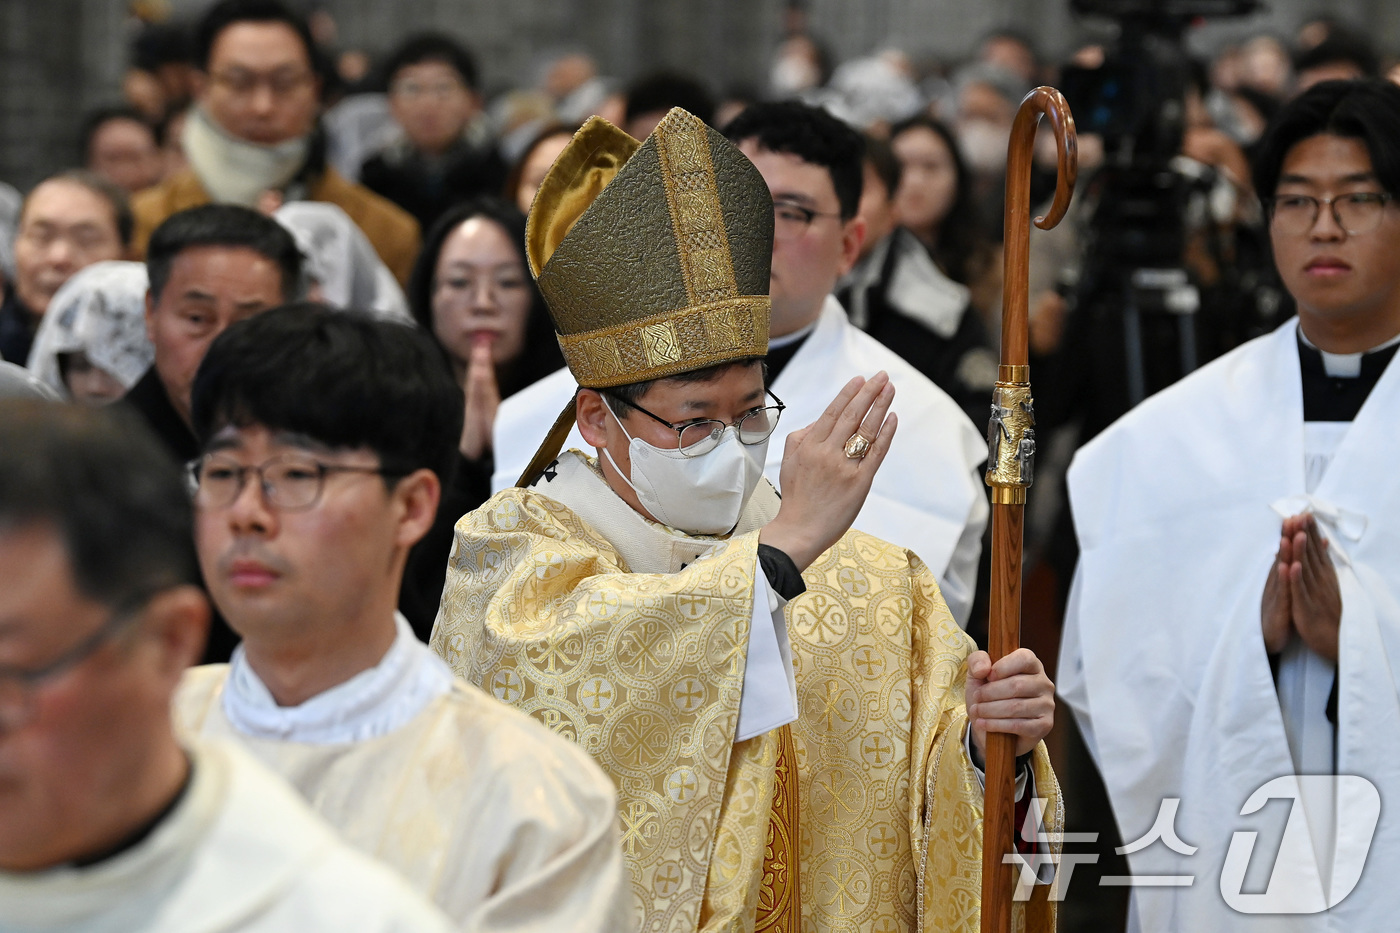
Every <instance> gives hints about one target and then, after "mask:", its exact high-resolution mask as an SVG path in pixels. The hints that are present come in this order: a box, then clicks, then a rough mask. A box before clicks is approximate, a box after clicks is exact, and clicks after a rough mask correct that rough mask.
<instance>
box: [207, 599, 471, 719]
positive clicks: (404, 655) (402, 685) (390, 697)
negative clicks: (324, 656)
mask: <svg viewBox="0 0 1400 933" xmlns="http://www.w3.org/2000/svg"><path fill="white" fill-rule="evenodd" d="M394 625H395V627H396V628H397V630H398V634H397V635H396V636H395V638H394V643H393V644H392V645H391V646H390V647H389V650H388V651H387V652H385V654H384V657H383V658H382V659H381V660H380V662H379V663H378V664H377V665H375V666H374V667H372V668H370V669H369V670H366V671H361V672H360V673H358V674H356V675H355V676H354V677H351V678H350V679H349V680H347V681H345V682H344V683H341V684H337V685H336V686H334V687H331V688H330V689H329V690H326V691H323V692H322V693H318V694H317V695H316V696H314V697H312V698H311V699H309V700H307V701H306V702H305V703H302V704H301V705H299V706H278V705H277V701H276V700H275V699H274V698H273V696H272V693H271V692H270V691H269V690H268V689H267V686H266V685H265V684H264V683H263V682H262V680H261V679H260V678H259V677H258V675H257V674H256V673H255V672H254V671H253V669H252V667H251V666H249V664H248V659H247V656H246V655H245V653H244V650H243V646H242V645H239V646H238V648H237V649H236V650H235V651H234V653H233V660H232V661H230V662H229V672H228V679H227V681H226V682H225V684H224V690H223V698H222V707H223V711H224V715H225V716H226V717H228V720H229V722H230V723H231V724H232V725H233V727H234V728H235V729H237V730H238V731H239V732H241V733H243V734H244V735H248V736H251V737H253V738H260V739H277V740H280V741H283V742H302V743H306V744H308V745H334V744H341V743H348V742H364V741H367V740H369V739H376V738H379V737H381V736H385V735H388V734H389V733H391V732H395V731H397V730H398V729H400V728H402V727H403V726H405V725H407V724H408V723H409V721H410V720H412V719H413V718H414V717H415V716H417V715H418V714H419V713H420V712H422V711H423V709H424V708H425V707H426V706H427V705H428V704H429V703H431V702H432V701H433V700H435V699H437V698H438V697H440V696H442V695H444V694H446V693H447V692H448V691H449V690H451V689H452V684H453V681H454V677H453V674H452V671H451V669H450V668H448V666H447V665H446V663H444V662H443V660H442V659H441V658H439V657H438V656H437V655H436V654H434V653H433V652H432V650H431V649H430V648H429V647H428V646H427V645H425V644H423V643H422V642H421V641H419V640H418V639H417V638H416V637H415V636H414V634H413V629H412V628H411V627H410V626H409V624H408V620H407V619H405V618H404V617H403V615H402V614H400V613H394Z"/></svg>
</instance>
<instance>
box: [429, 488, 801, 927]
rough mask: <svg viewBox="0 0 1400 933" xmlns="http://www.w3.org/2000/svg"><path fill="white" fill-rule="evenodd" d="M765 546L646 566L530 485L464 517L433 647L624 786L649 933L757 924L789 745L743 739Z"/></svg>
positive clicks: (732, 546)
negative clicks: (670, 568)
mask: <svg viewBox="0 0 1400 933" xmlns="http://www.w3.org/2000/svg"><path fill="white" fill-rule="evenodd" d="M757 544H758V534H757V533H756V532H753V533H750V534H747V535H744V536H742V537H739V538H736V539H734V540H733V541H731V542H729V543H728V544H726V545H725V546H724V547H723V548H722V549H720V550H719V552H718V553H715V554H712V555H710V556H708V557H705V558H702V559H700V560H697V561H695V562H694V563H692V564H691V565H690V566H688V567H686V568H685V569H684V570H681V571H680V572H679V573H674V574H632V573H628V572H627V568H626V566H625V565H624V564H623V562H622V559H621V557H620V556H619V555H618V554H617V552H616V551H615V550H614V549H613V548H612V547H611V546H610V545H609V544H608V542H607V540H606V539H604V538H603V537H602V536H601V535H599V534H598V533H597V532H596V531H595V530H594V529H593V528H591V527H589V526H588V525H586V524H585V523H584V522H583V521H582V520H581V519H580V518H579V517H578V516H577V515H575V514H574V513H573V512H572V511H571V510H569V509H567V508H566V507H564V506H563V505H560V504H559V503H557V502H555V501H554V500H552V499H550V498H548V497H546V496H542V495H540V494H538V493H535V492H532V491H530V490H525V489H518V488H512V489H508V490H505V491H504V492H501V493H500V494H498V495H496V496H495V497H494V498H492V499H491V500H490V501H488V502H487V503H486V504H485V505H483V506H482V507H481V508H480V509H478V510H477V511H475V512H472V513H470V514H468V515H466V516H464V517H463V518H462V519H461V520H460V521H459V522H458V523H457V541H456V546H455V549H454V551H453V555H452V559H451V561H450V563H449V565H448V571H447V582H446V586H445V588H444V591H443V605H442V610H441V612H440V613H439V618H438V623H437V625H436V626H435V627H434V630H433V636H432V641H431V646H432V648H433V649H434V650H435V651H437V652H438V654H439V655H441V656H442V657H443V658H444V659H445V660H446V661H447V663H448V664H449V665H450V666H451V667H452V669H453V670H454V671H455V672H456V673H457V674H458V675H459V676H461V677H464V678H465V679H467V680H469V681H471V682H473V683H476V684H479V685H481V686H482V687H483V688H484V689H486V690H488V691H490V692H491V693H493V694H494V695H495V696H496V697H497V699H500V700H502V701H504V702H506V703H509V704H511V705H513V706H515V707H517V708H519V709H521V710H524V711H525V712H527V713H530V714H531V715H533V716H534V717H535V718H536V719H538V720H539V721H541V722H543V723H544V724H545V725H547V726H549V727H550V728H551V729H553V730H554V731H555V732H557V733H559V734H560V735H563V736H565V737H567V738H569V739H571V740H573V741H575V742H577V743H578V744H579V745H581V746H582V747H583V748H584V749H586V750H587V751H588V752H589V753H590V754H592V755H593V756H594V758H595V759H596V760H597V761H598V763H599V764H601V765H602V766H603V770H604V771H606V772H607V773H608V775H609V776H610V777H612V779H613V780H614V781H615V782H616V783H617V785H618V791H619V801H618V810H619V819H620V820H621V824H622V826H621V829H622V845H623V855H624V857H625V860H626V862H627V865H628V868H629V870H630V872H631V875H632V888H633V892H634V895H635V900H636V905H637V909H638V911H639V914H638V917H637V924H636V929H639V930H640V929H647V930H657V931H692V930H696V929H698V928H699V929H706V930H710V929H713V930H725V929H732V930H742V929H748V928H751V925H752V916H753V909H754V905H755V904H756V902H757V884H756V879H757V877H758V874H759V872H760V870H761V867H762V851H763V846H764V842H765V833H766V831H767V826H768V817H769V812H770V808H771V801H772V795H773V783H774V772H773V765H774V762H775V760H776V758H777V753H778V749H777V742H776V739H775V738H774V737H773V736H772V735H771V734H769V735H765V736H760V737H758V738H755V739H750V740H748V741H747V742H742V743H740V744H738V745H737V746H736V745H735V744H734V732H735V728H736V726H737V723H738V714H739V697H740V693H741V687H742V682H743V671H744V663H745V658H746V652H747V645H748V630H749V622H750V619H751V618H752V603H753V592H754V580H753V573H754V568H755V566H756V561H757ZM711 875H713V878H712V877H711ZM744 915H747V917H748V923H749V926H748V927H746V926H744V925H743V917H744ZM702 916H703V917H704V918H705V922H706V924H705V926H703V927H701V926H700V920H701V917H702ZM643 922H645V926H644V925H643ZM736 924H737V925H736Z"/></svg>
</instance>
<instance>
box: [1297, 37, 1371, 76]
mask: <svg viewBox="0 0 1400 933" xmlns="http://www.w3.org/2000/svg"><path fill="white" fill-rule="evenodd" d="M1342 63H1346V64H1351V65H1355V66H1356V67H1357V69H1358V70H1360V72H1361V74H1362V76H1363V77H1367V78H1374V77H1376V76H1377V75H1378V74H1380V70H1381V62H1380V57H1379V56H1378V55H1376V50H1375V47H1374V46H1372V45H1371V42H1370V40H1368V39H1367V38H1366V37H1365V36H1364V35H1362V34H1360V33H1358V32H1354V31H1353V30H1351V29H1345V28H1341V27H1335V26H1334V27H1333V28H1332V30H1331V31H1330V32H1329V33H1328V35H1327V38H1326V39H1323V40H1322V41H1321V42H1319V43H1318V44H1317V45H1315V46H1313V47H1312V48H1310V49H1304V50H1302V51H1300V52H1299V53H1298V54H1297V55H1296V56H1294V58H1293V70H1294V71H1295V72H1301V71H1307V70H1308V69H1309V68H1320V67H1322V66H1323V65H1336V64H1342Z"/></svg>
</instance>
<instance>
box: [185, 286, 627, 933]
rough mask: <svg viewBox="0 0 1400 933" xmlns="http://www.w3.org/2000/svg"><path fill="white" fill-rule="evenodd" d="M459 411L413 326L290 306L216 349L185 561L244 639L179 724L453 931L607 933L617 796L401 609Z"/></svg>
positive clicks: (613, 920)
mask: <svg viewBox="0 0 1400 933" xmlns="http://www.w3.org/2000/svg"><path fill="white" fill-rule="evenodd" d="M269 348H279V349H274V350H271V351H269ZM461 406H462V402H461V391H460V390H459V389H456V388H455V385H454V383H453V382H452V378H451V376H450V374H449V372H448V370H447V367H446V363H445V362H444V361H443V360H442V359H441V356H440V354H438V353H437V352H436V348H435V347H434V346H433V344H432V343H431V341H430V340H429V339H428V338H427V337H426V335H424V334H422V333H421V332H418V331H416V330H414V329H412V328H409V327H407V326H405V325H401V324H397V323H393V322H385V321H380V320H375V319H373V318H371V317H369V316H367V315H363V314H359V313H353V312H352V313H343V314H335V313H332V312H331V311H330V309H328V308H324V307H320V306H305V305H302V306H295V305H294V306H290V307H286V308H281V309H276V310H274V311H271V312H268V313H267V314H265V315H261V316H259V317H257V318H253V319H250V320H248V321H246V322H241V323H239V324H236V325H234V326H233V327H231V328H229V330H228V331H227V332H226V333H225V334H223V335H221V336H220V338H219V339H218V340H216V341H215V343H214V345H213V346H212V347H211V349H210V351H209V354H208V356H207V357H206V359H205V361H204V363H203V364H201V370H200V375H199V377H198V379H197V380H196V383H195V392H194V406H193V411H194V424H195V428H196V431H197V433H198V434H199V436H200V437H201V439H202V441H203V444H204V448H205V454H204V456H203V457H202V458H201V460H200V461H198V467H197V469H196V476H197V478H198V483H199V485H198V492H197V493H196V496H195V506H196V543H197V547H198V551H199V558H200V562H201V566H202V568H203V570H204V574H205V579H206V580H207V581H208V585H209V588H210V591H211V593H212V595H213V597H214V600H215V603H216V604H217V606H218V607H219V609H220V611H221V612H223V613H224V615H225V617H226V618H227V619H228V621H229V624H230V625H231V626H232V627H233V629H234V630H235V631H237V632H238V633H239V634H240V635H242V636H243V639H244V641H243V644H242V645H241V646H240V647H239V648H238V649H237V650H236V651H235V653H234V656H233V659H232V661H231V663H230V664H228V665H209V666H206V667H201V668H196V669H194V670H192V671H190V672H189V673H188V674H187V675H186V678H185V682H184V684H183V685H182V688H181V691H180V694H179V696H178V698H177V702H176V716H177V719H178V721H179V722H180V723H181V725H182V726H183V727H184V728H186V729H187V730H189V731H191V732H194V733H197V734H199V735H201V736H216V737H220V738H231V739H234V740H236V741H238V742H240V743H242V744H243V745H244V746H245V747H246V748H247V749H249V750H250V751H252V752H253V754H254V755H255V756H256V757H258V758H259V759H261V760H262V761H263V762H264V763H266V764H267V765H269V766H271V767H272V768H273V769H274V770H275V771H277V772H278V773H279V774H281V775H282V776H283V777H285V778H287V779H288V780H289V781H290V782H291V783H292V784H293V785H294V786H295V787H296V788H297V789H298V790H299V791H301V793H302V794H303V795H304V796H305V797H306V799H307V800H308V801H309V802H310V803H311V804H312V806H313V807H314V808H315V809H316V810H317V811H318V812H319V813H320V814H321V815H322V816H324V817H326V818H327V819H328V820H329V821H330V822H331V824H332V825H334V826H335V827H336V828H337V829H338V830H339V831H340V832H341V834H342V835H343V836H344V837H345V839H346V840H347V841H348V842H350V843H351V844H352V845H354V846H356V847H357V848H359V849H361V850H362V851H364V852H366V853H368V854H370V855H373V856H375V857H377V858H379V859H381V860H383V861H384V862H386V863H387V864H389V865H390V866H392V867H393V868H395V869H397V870H398V871H399V872H400V873H401V874H402V875H403V876H404V877H405V878H406V879H408V881H409V882H410V883H411V884H412V885H413V886H414V887H415V888H416V889H418V890H419V891H421V892H423V893H424V894H426V895H427V896H429V897H430V898H431V899H432V900H433V901H434V902H436V903H437V904H438V906H440V907H441V908H442V909H443V910H444V911H446V912H447V914H448V915H449V916H450V917H451V918H452V919H453V920H454V921H456V923H457V924H458V925H459V926H460V927H461V928H462V929H469V930H473V931H497V930H510V931H513V933H514V931H518V933H525V931H538V933H545V931H555V930H576V931H588V933H594V931H596V933H607V931H613V930H616V929H618V928H619V926H620V925H621V924H622V923H623V922H624V921H623V919H622V918H625V916H626V915H627V911H628V909H629V908H630V904H629V901H628V897H627V894H626V888H625V883H624V880H623V868H622V856H621V848H620V844H619V839H618V833H617V828H616V818H617V817H616V812H617V811H616V790H615V788H614V787H613V784H612V782H611V781H610V780H608V778H607V777H606V775H604V774H603V773H602V771H601V770H600V769H599V768H598V767H597V766H596V765H595V764H594V763H593V762H592V760H591V759H590V758H589V757H588V755H587V754H586V753H585V752H583V751H582V750H581V749H579V748H578V747H577V746H575V745H573V744H571V743H569V742H567V741H565V740H563V739H561V738H558V737H556V736H554V735H552V734H551V733H550V732H549V730H548V729H546V728H544V727H543V726H541V725H539V724H537V723H535V722H533V721H531V720H530V719H529V717H527V716H525V715H523V714H521V713H518V712H516V711H514V710H512V709H510V708H508V707H506V706H505V705H503V704H500V703H498V702H497V701H496V700H494V699H492V698H491V697H490V696H488V695H487V694H485V693H483V692H481V691H480V690H478V689H477V688H475V687H473V686H471V685H469V684H467V683H466V682H464V681H460V680H457V679H456V678H454V677H453V675H452V673H451V671H449V669H448V668H447V665H446V664H444V663H443V662H442V661H441V660H440V659H439V658H438V657H437V656H436V655H435V654H433V652H432V651H430V650H429V649H428V647H427V646H426V645H424V644H422V643H421V642H419V641H418V640H417V639H416V638H415V637H414V635H413V632H412V630H411V628H410V627H409V625H408V623H407V621H406V620H405V619H404V618H403V617H402V616H401V615H398V614H397V613H396V612H395V610H394V606H395V602H396V600H397V598H398V592H399V583H400V578H401V576H402V573H403V567H404V562H405V560H406V558H407V554H408V551H409V549H410V548H411V547H412V546H413V544H414V543H416V542H417V540H418V539H419V538H420V537H422V535H423V533H424V532H425V531H426V530H427V529H428V527H429V526H430V525H431V523H432V521H433V518H434V516H435V514H436V510H437V501H438V490H439V487H438V480H437V475H436V474H435V472H434V470H433V469H432V468H433V467H438V468H440V467H441V465H442V464H443V463H445V462H447V461H449V460H450V459H451V456H452V453H453V451H454V448H455V444H456V440H455V439H456V438H457V437H458V435H459V434H460V433H461V418H462V407H461ZM254 477H256V480H255V481H252V480H253V478H254Z"/></svg>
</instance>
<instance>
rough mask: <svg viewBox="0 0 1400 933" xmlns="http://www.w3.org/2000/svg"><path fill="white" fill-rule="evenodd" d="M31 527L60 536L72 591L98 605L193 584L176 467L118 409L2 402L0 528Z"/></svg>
mask: <svg viewBox="0 0 1400 933" xmlns="http://www.w3.org/2000/svg"><path fill="white" fill-rule="evenodd" d="M31 525H48V526H50V527H52V528H53V529H54V530H55V531H56V532H57V533H58V535H59V537H60V539H61V540H62V541H63V545H64V549H65V550H66V551H67V553H68V560H69V563H70V564H71V567H72V573H73V579H74V580H75V582H76V584H77V587H78V591H79V592H80V593H82V594H83V595H84V596H85V597H87V598H88V599H91V600H94V601H96V602H99V603H102V604H103V605H105V606H108V607H111V608H130V607H131V605H132V604H133V603H138V602H140V601H142V600H144V599H145V598H148V597H150V596H152V595H154V594H156V593H158V592H161V591H162V590H166V589H170V588H171V587H175V586H181V585H185V584H194V585H198V583H199V579H200V577H199V562H198V559H197V558H196V556H195V550H194V538H193V534H192V531H191V528H192V517H191V507H190V496H189V490H188V489H187V487H186V485H185V481H184V478H183V476H181V473H180V469H179V467H178V466H176V465H175V463H174V462H173V461H172V460H171V459H170V455H169V454H167V453H166V452H165V451H164V450H163V449H162V447H161V445H160V443H159V442H158V441H157V440H156V439H155V438H154V437H153V436H152V435H151V433H150V430H149V429H148V428H147V427H146V426H145V424H144V422H142V420H141V419H140V418H138V417H136V416H133V415H132V414H130V413H129V412H127V411H125V410H123V409H122V408H121V407H120V406H112V407H109V408H101V409H94V408H86V407H83V406H80V405H64V404H62V403H59V402H45V401H34V400H27V399H26V400H17V399H12V400H4V401H0V529H4V530H7V531H11V530H15V529H18V528H23V527H26V526H31Z"/></svg>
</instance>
